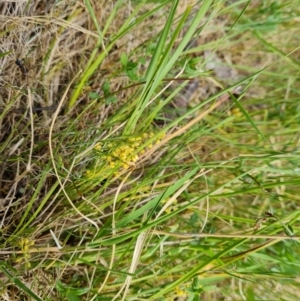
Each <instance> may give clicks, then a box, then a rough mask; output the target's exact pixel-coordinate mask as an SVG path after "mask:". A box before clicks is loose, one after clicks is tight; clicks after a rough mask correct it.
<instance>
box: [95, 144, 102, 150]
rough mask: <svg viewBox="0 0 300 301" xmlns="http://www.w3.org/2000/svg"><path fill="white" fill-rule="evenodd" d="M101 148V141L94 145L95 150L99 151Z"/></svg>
mask: <svg viewBox="0 0 300 301" xmlns="http://www.w3.org/2000/svg"><path fill="white" fill-rule="evenodd" d="M101 148H102V145H101V143H97V144H96V145H95V146H94V149H95V150H97V151H100V150H101Z"/></svg>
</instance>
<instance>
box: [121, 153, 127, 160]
mask: <svg viewBox="0 0 300 301" xmlns="http://www.w3.org/2000/svg"><path fill="white" fill-rule="evenodd" d="M127 157H128V156H127V154H125V153H123V154H121V155H120V159H121V160H123V161H125V160H126V158H127Z"/></svg>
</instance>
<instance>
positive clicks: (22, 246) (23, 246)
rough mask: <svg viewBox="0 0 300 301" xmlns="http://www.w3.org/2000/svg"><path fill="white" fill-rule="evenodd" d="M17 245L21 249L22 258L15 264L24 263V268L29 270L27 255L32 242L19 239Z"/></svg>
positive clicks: (26, 239) (28, 257)
mask: <svg viewBox="0 0 300 301" xmlns="http://www.w3.org/2000/svg"><path fill="white" fill-rule="evenodd" d="M18 245H19V247H20V249H21V251H22V252H23V256H24V257H20V258H18V259H17V260H16V261H17V262H21V261H23V260H24V261H25V263H26V266H27V267H28V268H29V267H30V262H29V260H30V257H31V255H30V253H29V249H30V247H32V246H33V245H34V241H33V240H29V239H28V238H21V239H20V240H19V242H18Z"/></svg>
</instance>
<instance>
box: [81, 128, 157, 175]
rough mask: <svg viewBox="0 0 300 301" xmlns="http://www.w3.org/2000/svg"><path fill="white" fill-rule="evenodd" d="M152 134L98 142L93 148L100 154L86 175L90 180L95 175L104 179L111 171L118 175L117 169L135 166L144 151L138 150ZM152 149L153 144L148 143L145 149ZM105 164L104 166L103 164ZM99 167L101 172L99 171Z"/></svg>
mask: <svg viewBox="0 0 300 301" xmlns="http://www.w3.org/2000/svg"><path fill="white" fill-rule="evenodd" d="M153 136H154V133H153V132H151V133H143V134H142V135H139V136H136V137H129V138H127V139H123V140H122V141H120V140H118V141H112V142H108V143H104V142H100V143H97V144H96V145H95V146H94V150H95V151H97V152H98V153H100V156H98V157H97V160H96V161H94V163H93V166H92V167H90V168H89V169H88V170H87V171H86V175H87V176H88V177H89V178H90V177H93V176H95V175H96V174H97V175H98V174H100V175H101V176H103V177H106V176H107V174H110V172H111V170H112V169H113V170H114V173H118V171H119V169H120V168H121V169H122V168H123V169H128V168H130V167H132V166H135V164H136V162H137V161H138V159H139V156H141V155H142V154H143V153H144V152H145V149H142V150H138V148H139V147H140V146H141V145H143V144H144V143H145V142H147V140H149V139H151V138H152V137H153ZM161 138H162V136H161V137H159V139H156V140H155V141H154V143H155V144H157V143H159V142H160V140H161ZM152 147H153V142H152V143H149V144H148V145H147V147H146V149H151V148H152ZM105 163H106V164H105ZM99 167H100V169H101V170H99Z"/></svg>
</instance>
